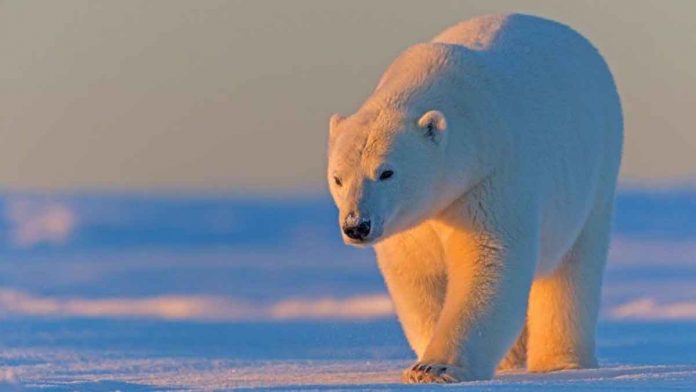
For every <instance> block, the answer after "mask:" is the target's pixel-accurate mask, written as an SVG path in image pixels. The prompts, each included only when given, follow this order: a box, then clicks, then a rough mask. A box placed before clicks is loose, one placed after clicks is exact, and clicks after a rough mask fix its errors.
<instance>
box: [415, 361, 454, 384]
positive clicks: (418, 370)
mask: <svg viewBox="0 0 696 392" xmlns="http://www.w3.org/2000/svg"><path fill="white" fill-rule="evenodd" d="M401 379H402V381H403V382H406V383H409V384H425V383H436V384H445V383H453V382H459V381H461V379H462V378H461V369H459V368H458V367H456V366H453V365H445V364H439V363H421V362H416V363H415V364H414V365H413V366H411V367H410V368H408V369H406V370H405V371H404V373H403V374H402V376H401Z"/></svg>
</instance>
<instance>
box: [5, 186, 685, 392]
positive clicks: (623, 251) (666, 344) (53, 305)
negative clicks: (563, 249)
mask: <svg viewBox="0 0 696 392" xmlns="http://www.w3.org/2000/svg"><path fill="white" fill-rule="evenodd" d="M334 214H335V212H334V210H333V208H332V206H331V203H330V202H329V201H328V200H327V199H325V198H315V199H289V200H281V199H243V198H195V197H181V196H179V197H162V196H152V195H149V196H138V195H118V196H115V195H95V194H93V195H62V196H55V195H54V196H37V195H17V194H11V195H5V196H4V197H2V199H0V233H1V234H0V390H32V389H41V390H70V391H72V390H103V391H110V390H135V391H150V390H172V389H173V390H220V389H223V390H224V389H243V388H262V389H277V390H285V389H303V390H358V389H363V390H391V389H400V388H404V389H419V387H407V386H402V385H400V384H398V380H399V373H400V371H401V369H402V368H404V367H405V366H406V365H408V364H409V363H410V361H412V360H413V358H412V354H411V352H410V350H409V348H408V346H407V345H406V342H405V340H404V338H403V336H402V334H401V330H400V328H399V326H398V323H397V322H396V320H395V319H394V316H393V313H392V307H391V303H390V301H389V298H388V296H386V293H385V289H384V286H383V283H382V280H381V277H380V275H379V272H378V271H377V268H376V266H375V263H374V260H373V256H372V253H371V251H369V250H357V249H352V248H347V247H344V246H343V245H342V244H341V243H340V239H339V236H338V232H337V227H336V225H335V217H334ZM614 238H615V240H614V242H613V244H612V249H611V255H610V262H609V265H608V271H607V279H606V283H605V290H604V307H603V311H602V321H601V323H600V326H599V330H598V334H599V341H598V353H599V357H600V362H601V365H602V366H601V368H600V369H595V370H583V371H568V372H559V373H554V374H547V375H531V374H525V373H507V374H501V375H499V376H497V377H496V379H495V380H493V381H487V382H476V383H467V384H461V385H456V386H447V387H446V388H450V389H451V388H454V389H458V388H462V389H466V390H530V389H543V390H556V389H559V390H573V391H574V390H593V391H594V390H597V391H607V390H620V389H642V390H696V193H694V192H688V191H673V192H664V191H663V192H645V191H642V192H641V191H625V192H622V193H621V195H620V197H619V200H618V204H617V212H616V224H615V236H614ZM423 388H425V387H423Z"/></svg>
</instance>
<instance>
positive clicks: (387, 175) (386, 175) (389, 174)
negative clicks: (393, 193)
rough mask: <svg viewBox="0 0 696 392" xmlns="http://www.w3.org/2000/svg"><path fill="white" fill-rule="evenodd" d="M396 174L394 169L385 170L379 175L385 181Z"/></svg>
mask: <svg viewBox="0 0 696 392" xmlns="http://www.w3.org/2000/svg"><path fill="white" fill-rule="evenodd" d="M393 175H394V171H393V170H385V171H383V172H382V174H380V175H379V180H380V181H384V180H388V179H390V178H391V177H392V176H393Z"/></svg>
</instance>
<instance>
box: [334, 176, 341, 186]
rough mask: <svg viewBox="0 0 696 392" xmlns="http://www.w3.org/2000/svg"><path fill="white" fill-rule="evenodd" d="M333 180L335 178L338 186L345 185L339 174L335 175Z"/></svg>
mask: <svg viewBox="0 0 696 392" xmlns="http://www.w3.org/2000/svg"><path fill="white" fill-rule="evenodd" d="M333 180H334V184H336V186H341V185H343V182H341V179H340V178H338V177H337V176H334V178H333Z"/></svg>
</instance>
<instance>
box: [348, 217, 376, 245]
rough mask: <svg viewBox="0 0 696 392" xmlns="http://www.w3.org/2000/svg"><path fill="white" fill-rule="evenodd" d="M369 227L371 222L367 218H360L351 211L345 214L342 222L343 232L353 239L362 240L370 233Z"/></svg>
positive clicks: (370, 227)
mask: <svg viewBox="0 0 696 392" xmlns="http://www.w3.org/2000/svg"><path fill="white" fill-rule="evenodd" d="M371 229H372V224H371V222H370V220H369V219H365V218H360V217H358V216H357V215H356V214H355V213H353V212H351V213H349V214H348V216H346V220H345V222H344V223H343V233H344V234H345V235H346V236H347V237H348V238H350V239H352V240H355V241H364V240H365V239H366V238H367V237H368V236H369V235H370V230H371Z"/></svg>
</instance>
